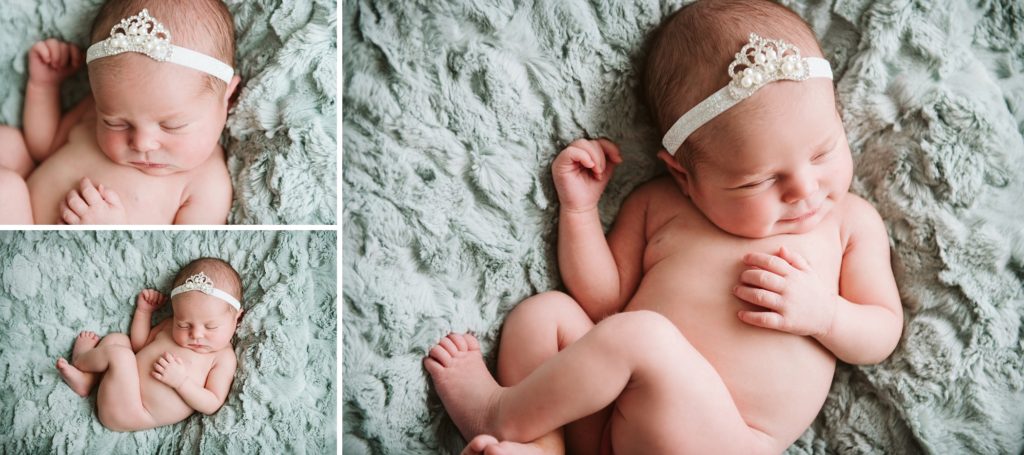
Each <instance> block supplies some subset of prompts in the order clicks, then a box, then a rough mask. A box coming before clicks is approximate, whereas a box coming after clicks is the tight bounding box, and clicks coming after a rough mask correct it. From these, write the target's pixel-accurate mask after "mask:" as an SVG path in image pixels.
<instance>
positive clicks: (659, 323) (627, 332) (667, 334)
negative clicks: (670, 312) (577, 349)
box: [597, 310, 687, 348]
mask: <svg viewBox="0 0 1024 455" xmlns="http://www.w3.org/2000/svg"><path fill="white" fill-rule="evenodd" d="M597 327H601V328H602V329H603V330H602V332H604V333H606V334H607V336H609V337H612V338H614V339H617V340H618V341H619V343H620V344H623V345H628V346H630V347H632V348H643V347H647V346H651V347H660V346H662V347H663V346H667V345H672V344H677V343H680V342H682V343H686V342H687V341H686V338H684V337H683V334H682V333H680V332H679V328H678V327H676V325H675V324H673V323H672V321H670V320H669V319H668V318H666V317H665V316H663V315H662V314H661V313H657V312H654V311H646V310H641V311H627V312H624V313H618V314H613V315H611V316H609V317H607V318H605V319H604V320H603V321H601V323H599V324H598V325H597Z"/></svg>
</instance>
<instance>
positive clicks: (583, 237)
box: [424, 0, 903, 454]
mask: <svg viewBox="0 0 1024 455" xmlns="http://www.w3.org/2000/svg"><path fill="white" fill-rule="evenodd" d="M643 86H644V88H645V90H646V97H647V103H648V106H649V108H650V110H651V113H652V117H653V120H654V122H655V124H656V126H657V128H658V129H659V131H660V133H661V134H662V141H661V142H662V144H663V145H664V149H662V150H660V151H659V152H658V154H657V156H658V159H660V160H661V161H662V162H664V164H665V166H666V167H667V173H668V175H667V176H664V177H660V178H657V179H655V180H652V181H650V182H648V183H645V184H643V185H641V186H640V187H638V188H637V189H635V190H634V191H633V192H632V194H630V196H629V197H627V198H626V200H625V202H623V205H622V207H621V208H620V209H619V212H618V214H617V216H616V220H615V223H614V225H613V226H612V228H611V230H610V231H609V232H608V233H607V235H605V232H604V230H603V227H602V224H601V220H600V217H599V215H598V201H599V200H600V197H601V194H602V193H603V191H604V189H605V186H606V185H607V184H608V182H609V180H610V179H611V178H612V173H613V171H614V169H615V167H616V166H617V165H619V164H620V163H621V162H622V157H621V155H620V153H619V148H618V147H617V146H616V145H615V144H614V143H612V142H611V141H609V140H606V139H598V140H583V139H581V140H577V141H575V142H573V143H571V144H569V146H568V147H566V148H565V149H564V150H562V151H561V153H559V155H558V156H557V157H556V158H555V160H554V163H553V164H552V174H553V178H554V182H555V187H556V189H557V191H558V198H559V201H560V209H559V210H560V214H559V226H558V249H557V253H558V261H559V268H560V271H561V274H562V279H563V281H564V283H565V285H566V287H567V291H568V292H567V293H560V292H548V293H544V294H540V295H537V296H534V297H531V298H529V299H527V300H526V301H524V302H522V303H520V304H519V305H518V306H517V307H516V308H515V309H514V310H513V311H512V313H511V314H510V315H509V316H508V318H507V319H506V321H505V325H504V327H503V329H502V335H501V341H500V346H499V351H498V368H497V374H496V375H495V376H496V377H494V376H492V375H491V373H490V372H489V371H488V370H487V368H486V366H485V364H484V362H483V360H482V357H481V353H480V347H479V345H478V343H477V340H476V339H475V338H473V337H472V336H471V335H462V334H452V335H449V336H448V337H446V338H444V339H442V340H441V342H440V343H439V344H438V345H437V346H434V347H433V348H432V349H431V350H430V352H429V356H428V357H427V358H426V359H425V360H424V363H425V367H426V369H427V371H428V373H429V374H430V376H431V378H432V380H433V382H434V385H435V386H436V390H437V392H438V394H439V395H440V397H441V400H442V402H443V403H444V405H445V408H446V409H447V411H448V414H449V415H450V416H451V418H452V420H454V422H455V424H456V425H457V426H458V428H459V430H460V431H461V433H462V435H463V436H464V437H465V438H466V439H467V440H468V441H469V445H468V446H467V447H466V448H465V453H517V452H519V453H563V452H568V453H587V454H597V453H619V454H778V453H781V452H783V451H784V450H786V448H787V447H789V445H790V444H792V443H793V442H794V441H795V440H796V439H797V438H799V437H800V435H801V434H802V433H803V432H804V431H805V430H806V429H807V428H808V427H809V426H810V424H811V423H812V421H813V420H814V418H815V417H816V416H817V414H818V412H819V410H820V409H821V407H822V405H823V403H824V401H825V398H826V396H827V394H828V390H829V387H830V385H831V381H832V376H833V374H834V372H835V365H836V361H837V359H838V360H841V361H843V362H847V363H851V364H872V363H877V362H881V361H883V360H884V359H885V358H886V357H888V356H889V354H890V353H891V352H892V351H893V350H894V349H895V348H896V345H897V343H898V341H899V339H900V334H901V332H902V327H903V312H902V306H901V303H900V297H899V292H898V290H897V288H896V283H895V279H894V277H893V273H892V269H891V265H890V262H889V241H888V236H887V233H886V230H885V225H884V224H883V222H882V219H881V217H880V216H879V214H878V212H877V211H876V210H875V209H874V208H873V207H872V206H871V205H870V204H869V203H868V202H866V201H865V200H864V199H861V198H860V197H858V196H856V195H854V194H851V193H849V188H850V182H851V180H852V175H853V165H852V157H851V153H850V148H849V144H848V143H847V139H846V134H845V131H844V129H843V123H842V120H841V118H840V115H839V112H838V109H837V106H836V97H835V91H834V88H833V85H832V71H831V67H830V65H829V63H828V61H827V60H825V59H824V58H823V55H822V52H821V48H820V46H819V44H818V42H817V39H816V37H815V36H814V33H813V32H812V31H811V29H810V28H809V27H808V26H807V24H806V23H805V22H804V21H803V20H802V19H801V18H800V17H799V16H797V15H796V14H795V13H793V12H792V11H790V10H788V9H786V8H785V7H783V6H780V5H778V4H775V3H772V2H767V1H749V0H743V1H735V0H698V1H697V2H695V3H692V4H690V5H688V6H685V7H683V8H682V9H681V10H680V11H678V12H677V13H675V14H674V15H672V16H671V17H669V18H668V19H667V20H666V21H665V22H664V23H663V24H662V25H661V26H660V27H659V29H658V30H657V31H656V33H655V35H654V37H653V41H652V42H651V46H650V48H649V52H648V56H647V62H646V67H645V69H644V81H643Z"/></svg>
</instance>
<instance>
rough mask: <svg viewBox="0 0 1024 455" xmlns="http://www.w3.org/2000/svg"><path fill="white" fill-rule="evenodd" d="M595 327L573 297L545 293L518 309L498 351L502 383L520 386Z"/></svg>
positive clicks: (505, 328) (508, 320)
mask: <svg viewBox="0 0 1024 455" xmlns="http://www.w3.org/2000/svg"><path fill="white" fill-rule="evenodd" d="M593 327H594V323H593V322H592V321H591V320H590V317H588V316H587V314H586V313H585V312H584V311H583V308H581V307H580V306H579V304H577V303H576V301H575V300H573V298H572V297H570V296H568V295H566V294H564V293H561V292H555V291H551V292H545V293H542V294H538V295H535V296H533V297H530V298H528V299H526V300H524V301H522V302H521V303H520V304H519V305H516V307H515V309H513V310H512V312H511V313H510V314H509V315H508V317H507V318H506V319H505V324H504V325H503V327H502V331H501V344H500V347H499V351H498V380H499V382H501V383H502V384H503V385H512V384H516V383H518V382H519V381H520V380H521V379H522V378H524V377H526V376H527V375H528V374H529V373H531V372H532V371H533V370H534V369H536V368H537V367H538V366H540V364H542V363H544V361H546V360H547V359H549V358H551V357H554V356H555V354H558V352H559V351H561V350H562V349H565V347H566V346H568V345H570V344H572V343H574V342H575V341H576V340H578V339H579V338H580V337H582V336H583V335H585V334H586V333H587V332H588V331H590V329H592V328H593Z"/></svg>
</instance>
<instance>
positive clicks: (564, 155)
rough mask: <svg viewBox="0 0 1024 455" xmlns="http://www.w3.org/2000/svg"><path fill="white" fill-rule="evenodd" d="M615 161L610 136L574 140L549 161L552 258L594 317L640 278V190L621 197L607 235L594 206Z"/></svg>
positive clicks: (620, 300) (618, 304)
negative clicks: (554, 216) (555, 205)
mask: <svg viewBox="0 0 1024 455" xmlns="http://www.w3.org/2000/svg"><path fill="white" fill-rule="evenodd" d="M621 162H622V158H621V156H620V154H619V149H618V147H616V146H615V144H613V143H612V142H610V141H608V140H606V139H600V140H597V141H587V140H577V141H574V142H573V143H572V144H570V145H569V146H568V147H566V149H565V150H563V151H562V152H561V153H560V154H559V156H558V158H556V159H555V162H554V163H553V164H552V166H551V167H552V174H553V177H554V179H555V187H556V188H557V189H558V196H559V200H560V202H561V207H560V210H559V221H558V264H559V269H560V271H561V274H562V280H563V281H564V282H565V285H566V287H567V288H568V290H569V293H570V294H572V296H573V297H574V298H575V299H576V301H577V302H579V304H580V306H581V307H582V308H583V310H584V311H585V312H586V313H587V315H588V316H590V318H591V319H592V320H594V321H598V320H600V319H602V318H604V317H605V316H608V315H610V314H613V313H615V312H618V311H619V310H621V309H622V307H623V306H624V305H625V303H626V301H627V300H628V299H629V297H630V296H632V294H633V292H634V291H635V290H636V286H637V284H638V283H639V281H640V264H641V258H642V255H643V250H644V242H645V237H644V223H645V221H644V218H645V212H646V208H647V198H646V197H645V196H643V194H644V192H642V191H636V192H634V194H632V195H630V197H629V198H627V200H626V202H625V203H624V204H623V206H622V209H621V210H620V211H619V215H618V217H617V218H616V221H615V226H614V227H613V228H612V230H611V232H610V233H609V234H608V237H607V238H606V237H605V233H604V229H603V227H602V226H601V218H600V214H599V213H598V209H597V203H598V201H599V200H600V198H601V193H602V192H603V191H604V188H605V186H606V185H607V184H608V181H609V180H611V174H612V171H613V170H614V168H615V166H617V165H618V164H619V163H621Z"/></svg>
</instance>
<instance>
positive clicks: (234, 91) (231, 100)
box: [224, 74, 242, 109]
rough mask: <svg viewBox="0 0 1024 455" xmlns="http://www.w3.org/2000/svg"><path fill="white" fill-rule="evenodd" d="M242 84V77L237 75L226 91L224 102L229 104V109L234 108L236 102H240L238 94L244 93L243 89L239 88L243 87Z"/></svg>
mask: <svg viewBox="0 0 1024 455" xmlns="http://www.w3.org/2000/svg"><path fill="white" fill-rule="evenodd" d="M241 82H242V77H241V76H239V75H237V74H236V75H235V76H234V77H232V78H231V82H230V83H229V84H228V86H227V88H226V89H225V90H224V102H225V103H227V104H228V109H231V108H232V107H234V106H235V102H237V101H238V93H239V92H241V91H242V90H241V88H240V87H239V85H241Z"/></svg>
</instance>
